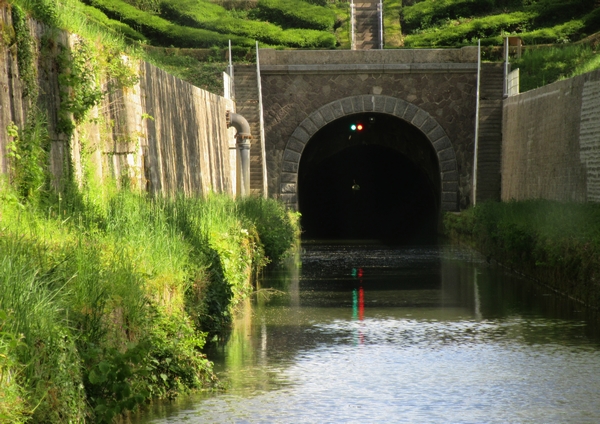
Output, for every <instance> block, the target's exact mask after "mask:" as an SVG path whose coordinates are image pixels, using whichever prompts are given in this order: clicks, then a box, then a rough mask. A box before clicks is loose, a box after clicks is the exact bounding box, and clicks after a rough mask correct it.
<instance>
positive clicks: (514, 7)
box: [386, 0, 600, 91]
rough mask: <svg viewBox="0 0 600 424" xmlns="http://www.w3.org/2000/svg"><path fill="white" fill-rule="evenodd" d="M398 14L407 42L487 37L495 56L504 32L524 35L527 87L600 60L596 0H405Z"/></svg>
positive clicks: (457, 42) (516, 64) (438, 43)
mask: <svg viewBox="0 0 600 424" xmlns="http://www.w3.org/2000/svg"><path fill="white" fill-rule="evenodd" d="M397 2H398V0H387V1H386V4H388V5H391V4H395V3H397ZM388 19H389V18H388ZM397 19H398V20H397V22H399V25H400V27H401V31H402V43H403V45H404V46H406V47H458V46H464V45H475V44H476V43H477V40H478V39H481V43H482V45H483V46H485V47H484V52H485V53H486V54H487V57H488V58H492V59H493V58H494V55H493V52H494V50H493V48H492V46H497V47H498V46H502V38H503V37H504V36H507V35H511V36H519V37H520V38H521V39H522V40H523V41H524V44H525V53H524V55H523V57H522V58H521V59H520V60H513V69H514V68H520V69H521V91H527V90H530V89H533V88H536V87H540V86H542V85H544V84H548V83H551V82H554V81H556V80H558V79H561V78H568V77H571V76H574V75H578V74H581V73H583V72H588V71H590V70H593V69H596V68H597V67H598V66H599V65H600V63H599V62H600V61H599V60H598V56H597V47H596V45H597V44H598V43H595V42H586V41H585V40H586V37H587V36H589V35H591V34H594V33H596V32H598V31H599V30H600V8H599V7H598V4H597V2H594V1H593V0H423V1H419V2H415V1H411V0H404V3H403V6H402V7H400V10H399V15H398V18H397ZM386 36H387V35H386ZM573 42H577V43H578V45H575V46H574V45H573V44H572V43H573ZM534 46H535V47H536V48H533V47H534ZM495 51H496V52H498V51H499V50H498V49H497V48H496V50H495ZM496 59H499V58H498V57H496Z"/></svg>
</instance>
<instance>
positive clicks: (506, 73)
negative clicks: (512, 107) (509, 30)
mask: <svg viewBox="0 0 600 424" xmlns="http://www.w3.org/2000/svg"><path fill="white" fill-rule="evenodd" d="M503 90H504V91H503V92H502V96H503V97H504V98H505V99H506V98H507V97H508V37H504V84H503Z"/></svg>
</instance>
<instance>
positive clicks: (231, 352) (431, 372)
mask: <svg viewBox="0 0 600 424" xmlns="http://www.w3.org/2000/svg"><path fill="white" fill-rule="evenodd" d="M261 288H262V289H264V288H277V289H278V290H281V291H282V293H283V294H281V295H279V296H262V295H259V296H257V298H256V299H255V300H254V301H253V302H252V303H251V302H248V304H247V307H246V309H244V311H243V313H242V314H241V315H240V317H239V318H238V319H237V320H236V323H235V328H234V330H233V332H232V335H231V337H230V339H229V340H228V342H227V344H226V345H224V346H218V347H215V348H214V349H213V350H212V351H211V352H210V356H211V358H212V359H213V360H214V361H215V364H216V368H217V371H218V373H219V375H220V377H221V379H222V380H223V382H224V383H225V384H226V385H227V386H228V390H227V391H226V392H225V393H221V394H216V395H215V394H211V395H206V394H205V395H199V396H195V397H193V398H191V399H187V400H186V402H189V403H183V404H179V405H177V408H176V409H174V410H169V411H165V410H164V409H163V410H162V411H161V412H158V413H155V415H153V416H152V415H151V414H150V415H149V416H148V418H147V421H146V422H340V421H342V422H358V421H367V422H548V423H552V422H555V423H559V422H561V423H562V422H595V421H597V417H598V416H600V398H599V397H598V396H597V393H598V392H599V391H600V348H599V346H600V345H599V343H598V341H599V337H598V325H597V319H596V318H594V317H592V316H587V315H586V314H585V313H584V311H583V310H582V308H581V307H580V306H579V305H577V304H575V303H573V302H569V301H565V300H564V299H562V298H559V297H557V296H555V295H554V294H553V293H552V292H550V291H548V290H545V289H543V288H540V287H539V286H536V285H533V284H530V283H529V282H528V281H526V280H524V279H522V278H519V277H515V276H514V275H510V274H509V273H507V272H506V271H505V270H503V269H501V268H496V267H493V266H490V265H489V264H487V263H486V262H485V261H484V260H482V258H481V257H480V256H479V255H477V254H476V253H474V252H472V251H470V250H468V249H464V248H460V247H458V246H454V245H439V246H431V247H418V248H408V247H403V248H397V249H392V248H384V247H380V246H352V245H326V244H312V245H310V244H309V245H305V246H304V250H303V251H302V253H301V263H300V261H299V259H298V258H296V260H295V262H292V263H291V265H290V267H289V269H287V270H277V271H274V272H273V273H272V274H270V275H269V276H268V277H267V278H265V280H264V281H263V282H262V287H261ZM259 293H260V290H259ZM264 293H268V292H266V291H265V292H264ZM163 408H164V407H163ZM142 420H143V419H142ZM140 422H144V421H140Z"/></svg>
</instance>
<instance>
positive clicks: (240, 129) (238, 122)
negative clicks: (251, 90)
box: [227, 112, 252, 138]
mask: <svg viewBox="0 0 600 424" xmlns="http://www.w3.org/2000/svg"><path fill="white" fill-rule="evenodd" d="M229 127H234V128H235V129H236V130H237V137H238V138H239V137H242V138H252V134H251V133H250V124H249V123H248V121H247V120H246V118H244V117H243V116H242V115H240V114H237V113H233V112H229V115H228V118H227V128H229Z"/></svg>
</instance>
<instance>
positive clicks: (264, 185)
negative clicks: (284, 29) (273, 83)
mask: <svg viewBox="0 0 600 424" xmlns="http://www.w3.org/2000/svg"><path fill="white" fill-rule="evenodd" d="M256 83H257V87H258V117H259V118H258V119H259V136H260V155H261V163H262V194H263V197H265V198H266V197H267V191H268V187H267V152H266V148H265V120H264V117H263V99H262V83H261V78H260V60H259V57H258V41H257V42H256Z"/></svg>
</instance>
